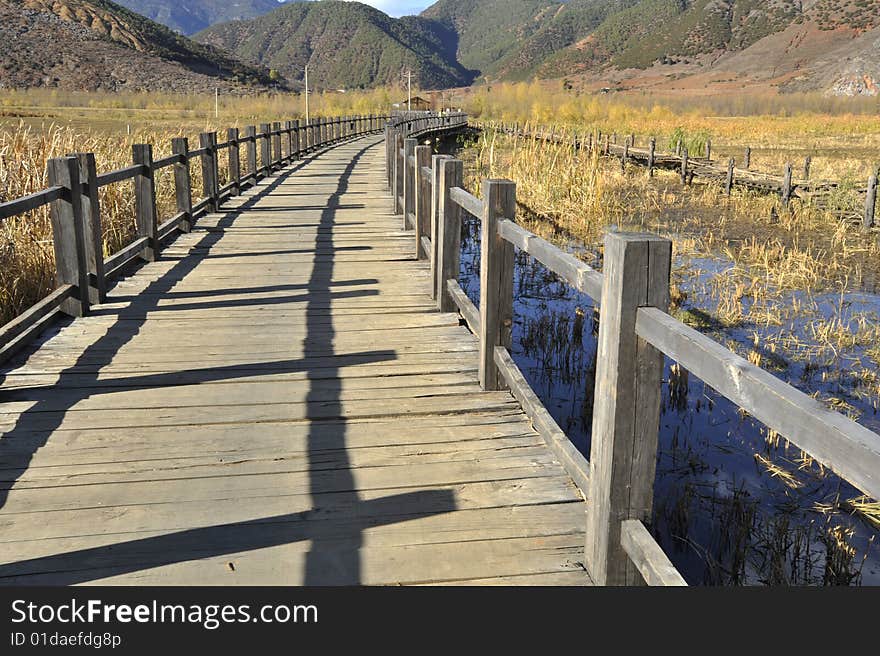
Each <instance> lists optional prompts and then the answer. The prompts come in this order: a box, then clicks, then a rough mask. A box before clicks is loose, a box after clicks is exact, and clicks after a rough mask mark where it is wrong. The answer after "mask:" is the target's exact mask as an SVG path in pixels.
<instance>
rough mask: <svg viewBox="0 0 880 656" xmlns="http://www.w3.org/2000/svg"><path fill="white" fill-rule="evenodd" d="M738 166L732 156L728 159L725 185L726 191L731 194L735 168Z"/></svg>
mask: <svg viewBox="0 0 880 656" xmlns="http://www.w3.org/2000/svg"><path fill="white" fill-rule="evenodd" d="M735 166H736V160H734V159H733V158H732V157H731V158H730V159H729V160H728V161H727V182H726V183H725V185H724V193H726V194H727V195H728V196H730V193H731V191H732V190H733V169H734V167H735Z"/></svg>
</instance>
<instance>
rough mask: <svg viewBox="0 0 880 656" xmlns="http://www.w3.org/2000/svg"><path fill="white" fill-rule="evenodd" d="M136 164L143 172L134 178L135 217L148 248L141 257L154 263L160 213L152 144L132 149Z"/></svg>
mask: <svg viewBox="0 0 880 656" xmlns="http://www.w3.org/2000/svg"><path fill="white" fill-rule="evenodd" d="M131 149H132V159H133V160H134V163H135V164H140V165H141V166H143V170H142V171H141V172H140V173H138V174H137V175H136V176H135V177H134V200H135V215H136V218H137V232H138V237H146V238H147V240H148V243H147V247H146V248H145V249H144V250H143V251H141V257H142V258H143V259H145V260H146V261H147V262H154V261H155V260H156V259H157V258H158V257H159V241H158V238H157V232H158V230H159V213H158V211H157V210H156V183H155V179H154V177H153V147H152V146H151V145H150V144H135V145H134V146H132V147H131Z"/></svg>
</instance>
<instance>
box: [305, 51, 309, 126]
mask: <svg viewBox="0 0 880 656" xmlns="http://www.w3.org/2000/svg"><path fill="white" fill-rule="evenodd" d="M309 118H310V117H309V65H308V64H306V124H308V122H309Z"/></svg>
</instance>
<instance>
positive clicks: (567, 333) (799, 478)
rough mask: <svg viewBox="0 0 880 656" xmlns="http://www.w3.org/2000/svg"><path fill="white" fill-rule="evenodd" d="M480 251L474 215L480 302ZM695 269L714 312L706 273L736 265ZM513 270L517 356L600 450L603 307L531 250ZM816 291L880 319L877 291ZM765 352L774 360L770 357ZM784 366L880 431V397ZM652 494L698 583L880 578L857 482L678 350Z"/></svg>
mask: <svg viewBox="0 0 880 656" xmlns="http://www.w3.org/2000/svg"><path fill="white" fill-rule="evenodd" d="M572 248H574V249H577V248H578V246H577V244H575V245H573V246H572ZM479 249H480V239H479V222H478V221H477V220H476V219H474V218H473V217H468V216H467V215H465V218H464V220H463V226H462V259H461V272H460V283H461V285H462V288H463V289H464V290H465V292H466V293H467V294H468V296H469V297H470V298H471V299H472V300H473V301H474V303H475V304H479V285H480V280H479V260H480V255H479ZM581 255H582V257H584V259H586V260H587V261H588V262H589V261H590V257H589V254H585V253H583V252H582V253H581ZM591 264H595V265H597V267H599V266H600V263H599V262H597V261H594V262H591ZM677 264H681V262H678V263H677ZM687 264H688V267H689V270H690V271H692V272H694V275H692V276H689V277H688V278H687V279H686V280H684V281H682V282H681V285H682V287H683V289H684V291H685V292H686V293H687V299H688V300H687V301H686V303H685V306H684V309H693V310H695V311H698V312H704V313H710V312H711V305H712V299H711V297H710V295H709V294H707V293H706V289H705V288H706V286H705V284H704V283H705V278H706V276H711V275H712V271H713V269H715V268H717V267H723V266H725V262H724V261H723V259H718V260H705V261H696V262H688V263H687ZM514 276H515V277H514V317H515V318H514V327H513V344H512V355H513V358H514V360H515V361H516V363H517V364H518V366H519V367H520V369H521V370H522V371H523V374H524V375H525V377H526V378H527V379H528V381H529V383H530V384H531V386H532V388H533V389H534V390H535V392H536V393H537V394H538V396H539V397H540V398H541V400H542V401H543V403H544V404H545V405H546V407H547V408H548V410H549V411H550V412H551V414H552V415H553V417H554V418H555V419H556V421H557V423H558V424H559V425H560V427H561V428H562V429H563V430H564V431H565V432H566V433H567V434H568V436H569V438H570V439H571V440H572V442H573V443H574V444H575V445H576V446H577V448H578V449H579V450H580V451H581V452H582V453H584V455H585V456H586V457H587V458H589V455H590V432H591V422H592V405H593V387H594V378H595V368H596V350H597V336H598V328H599V315H598V312H597V310H596V308H595V307H594V304H593V302H592V300H591V299H590V298H589V297H587V296H586V295H584V294H582V293H580V292H578V291H576V290H574V289H572V288H571V287H570V286H569V285H567V284H566V283H564V282H561V281H560V280H559V279H558V278H557V277H556V276H555V274H553V273H552V272H551V271H549V270H547V269H546V268H545V267H544V266H543V265H541V264H540V263H538V262H536V261H535V260H533V259H532V258H530V257H529V256H528V255H526V254H524V253H521V252H517V254H516V265H515V274H514ZM812 300H814V301H816V305H817V307H820V308H821V307H822V306H823V304H829V305H831V306H834V307H835V308H838V309H839V305H840V304H841V303H843V304H846V305H847V306H848V307H849V308H851V309H852V311H853V313H852V316H856V315H857V311H858V312H862V311H866V312H872V313H874V316H880V296H878V295H876V294H873V293H858V294H850V295H847V296H846V297H843V298H841V297H840V296H839V295H836V296H835V295H833V294H829V295H827V298H826V297H822V298H813V299H812ZM781 302H786V300H785V299H781ZM859 316H862V315H861V314H859ZM806 325H807V324H806V322H798V321H797V320H793V321H792V323H791V325H789V326H787V327H786V330H788V331H789V332H790V333H791V334H792V335H794V336H797V334H798V332H799V331H800V332H803V331H805V330H806ZM761 330H762V329H761V328H760V327H758V326H747V327H741V328H738V329H736V330H733V331H729V330H728V331H726V332H725V333H724V335H723V336H721V337H723V338H724V339H722V340H721V341H722V343H726V342H725V340H727V341H728V342H729V341H730V340H733V341H734V342H738V343H746V342H748V343H752V344H754V343H759V342H760V338H761ZM777 330H778V329H777ZM713 337H715V338H716V339H718V338H719V337H720V336H718V335H713ZM863 356H864V354H863V353H862V351H861V350H860V349H858V348H854V349H852V350H850V351H848V352H847V353H846V354H840V357H839V358H837V359H836V366H837V367H838V368H839V372H838V373H841V372H844V373H845V372H846V371H848V370H851V369H852V368H854V367H856V366H858V361H859V359H860V358H862V357H863ZM768 358H769V360H768V361H769V362H771V363H773V362H774V361H775V360H774V354H772V353H768ZM777 359H778V356H777ZM771 370H773V369H772V368H771ZM773 372H774V373H775V374H776V375H778V376H779V377H780V378H782V379H783V380H786V381H787V382H789V383H791V384H793V385H795V386H797V387H799V388H800V389H802V390H804V391H806V392H807V393H812V392H814V391H816V390H817V389H820V388H821V389H823V391H825V392H828V393H834V394H837V395H840V396H844V397H845V398H846V403H847V405H848V407H849V408H850V409H851V410H854V411H855V414H857V415H858V416H859V421H861V422H862V423H864V424H865V425H868V426H869V427H870V428H872V429H873V430H875V431H876V430H878V428H880V422H878V410H877V400H876V399H872V398H870V397H859V395H853V394H851V391H852V390H851V388H850V387H849V386H848V385H847V384H846V382H845V381H843V380H842V376H841V375H837V376H829V375H828V371H827V369H825V368H818V367H815V366H814V365H811V364H810V363H809V361H808V360H807V361H804V362H801V363H800V364H798V363H797V362H791V363H789V362H786V363H785V366H779V367H777V370H773ZM654 495H655V502H654V513H653V519H652V523H651V527H650V529H651V531H652V533H653V534H654V536H655V537H656V539H657V540H658V542H659V544H660V545H661V546H662V548H663V550H664V551H665V552H666V554H667V555H668V556H669V557H670V559H671V560H672V562H673V563H674V564H675V566H676V567H677V568H678V569H679V571H680V572H681V573H682V574H683V575H684V577H685V578H686V579H687V581H688V582H689V583H690V584H694V585H699V584H702V585H738V584H739V585H755V584H768V585H785V584H791V585H878V584H880V545H878V544H877V542H876V540H875V533H876V532H877V530H876V527H875V526H874V525H873V524H872V523H871V521H870V520H869V519H868V518H866V517H864V516H863V515H860V514H857V513H854V512H851V511H850V509H849V506H848V505H847V504H848V501H849V500H852V499H855V498H858V497H859V496H860V493H859V491H858V490H856V489H854V488H853V487H852V486H851V485H849V484H848V483H846V482H845V481H843V480H841V479H840V478H838V477H837V476H835V475H834V474H833V473H831V472H829V471H828V470H826V469H823V468H822V467H821V466H820V465H818V464H816V463H814V462H812V461H811V460H810V459H809V458H806V457H805V456H804V454H803V453H802V452H801V451H800V450H799V449H798V448H796V447H794V446H793V445H789V444H788V443H787V442H786V441H785V440H784V439H780V438H779V437H778V436H776V435H774V434H773V433H772V432H769V431H768V430H767V429H766V427H765V426H763V425H762V424H761V423H759V422H757V421H756V420H754V419H752V418H751V417H749V416H748V415H747V414H745V413H743V412H742V411H741V410H740V409H739V408H738V407H737V406H736V405H735V404H733V403H731V402H730V401H728V400H727V399H725V398H724V397H722V396H721V395H719V394H718V393H717V392H715V390H713V389H712V388H710V387H709V386H707V385H705V384H704V383H703V382H702V381H700V380H699V379H697V378H696V377H694V376H693V375H690V374H689V373H688V372H687V371H685V370H683V369H682V368H681V367H679V366H678V365H677V364H675V363H673V362H671V361H669V360H668V359H667V362H666V367H665V372H664V377H663V394H662V415H661V420H660V439H659V452H658V459H657V476H656V481H655V485H654Z"/></svg>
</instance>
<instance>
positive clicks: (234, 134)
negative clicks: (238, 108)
mask: <svg viewBox="0 0 880 656" xmlns="http://www.w3.org/2000/svg"><path fill="white" fill-rule="evenodd" d="M226 141H227V142H228V144H229V145H228V146H227V147H226V152H227V153H229V181H230V182H231V183H232V187H231V189H232V195H233V196H238V195H239V194H240V193H241V157H240V155H239V150H238V128H229V129H228V130H226Z"/></svg>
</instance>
